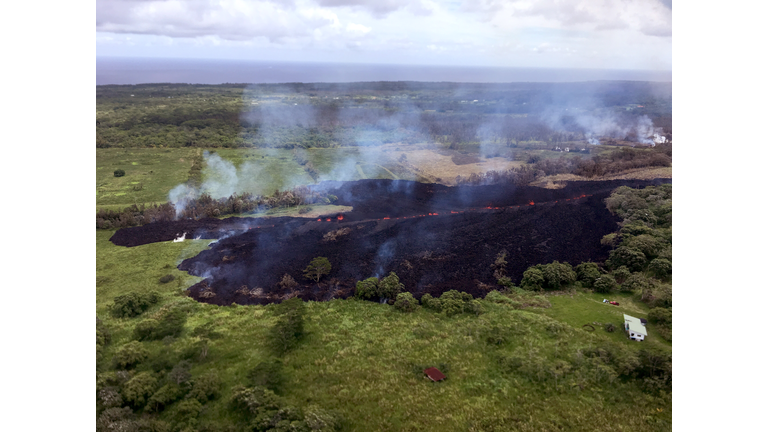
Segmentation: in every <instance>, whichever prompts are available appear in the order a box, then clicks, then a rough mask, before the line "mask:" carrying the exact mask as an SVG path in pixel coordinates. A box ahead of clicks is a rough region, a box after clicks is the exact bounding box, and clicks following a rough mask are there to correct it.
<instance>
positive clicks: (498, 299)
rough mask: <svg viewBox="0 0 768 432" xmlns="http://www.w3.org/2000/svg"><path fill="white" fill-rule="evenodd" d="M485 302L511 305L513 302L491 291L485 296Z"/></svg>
mask: <svg viewBox="0 0 768 432" xmlns="http://www.w3.org/2000/svg"><path fill="white" fill-rule="evenodd" d="M485 300H486V301H489V302H491V303H501V304H511V303H513V300H512V299H511V298H509V297H507V296H505V295H504V294H502V293H500V292H498V291H496V290H493V291H491V292H489V293H488V294H486V295H485Z"/></svg>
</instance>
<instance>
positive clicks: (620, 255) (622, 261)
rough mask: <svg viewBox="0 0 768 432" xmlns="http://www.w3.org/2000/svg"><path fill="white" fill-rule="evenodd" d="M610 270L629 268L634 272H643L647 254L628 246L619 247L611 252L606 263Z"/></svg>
mask: <svg viewBox="0 0 768 432" xmlns="http://www.w3.org/2000/svg"><path fill="white" fill-rule="evenodd" d="M605 263H606V265H608V267H610V268H619V267H621V266H627V268H628V269H629V270H630V271H632V272H637V271H642V270H643V268H645V264H646V259H645V254H644V253H642V252H640V251H639V250H637V249H632V248H630V247H627V246H619V247H617V248H616V249H614V250H612V251H611V252H610V255H609V256H608V260H607V261H606V262H605Z"/></svg>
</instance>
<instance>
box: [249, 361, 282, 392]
mask: <svg viewBox="0 0 768 432" xmlns="http://www.w3.org/2000/svg"><path fill="white" fill-rule="evenodd" d="M248 380H249V381H250V382H251V384H253V385H254V386H256V387H263V388H266V389H269V390H271V391H273V392H275V393H279V392H280V390H281V388H282V385H283V382H284V381H285V376H284V374H283V363H282V362H281V361H280V360H271V361H263V362H261V363H259V364H257V365H256V367H255V368H253V369H251V371H250V372H248Z"/></svg>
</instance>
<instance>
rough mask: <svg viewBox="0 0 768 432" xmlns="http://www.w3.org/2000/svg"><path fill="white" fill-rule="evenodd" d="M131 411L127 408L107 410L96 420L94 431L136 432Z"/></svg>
mask: <svg viewBox="0 0 768 432" xmlns="http://www.w3.org/2000/svg"><path fill="white" fill-rule="evenodd" d="M134 417H135V416H134V414H133V411H132V410H131V409H130V408H128V407H123V408H107V409H105V410H104V412H102V413H101V415H99V418H98V419H97V420H96V431H98V432H107V431H118V430H119V431H123V430H125V431H131V430H137V429H138V425H137V424H136V421H135V420H134Z"/></svg>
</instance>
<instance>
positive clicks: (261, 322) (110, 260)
mask: <svg viewBox="0 0 768 432" xmlns="http://www.w3.org/2000/svg"><path fill="white" fill-rule="evenodd" d="M111 234H112V233H111V232H107V231H99V232H97V245H96V246H97V271H96V277H97V291H96V293H97V296H96V299H97V304H96V312H97V316H99V317H100V318H101V319H102V320H103V321H104V324H105V325H106V326H107V327H108V328H109V329H110V331H111V332H112V336H113V337H112V342H111V343H110V344H109V345H107V347H106V349H105V351H104V356H105V361H103V362H102V363H101V364H102V366H101V368H102V369H101V371H102V372H106V371H108V370H109V369H110V366H109V363H110V362H109V359H110V358H111V356H112V355H114V353H115V352H116V351H117V349H118V348H119V347H120V346H122V345H124V344H125V343H127V342H128V341H129V340H130V339H131V334H132V331H133V328H134V327H135V325H136V324H137V323H138V322H140V321H141V320H142V319H144V318H145V317H147V316H150V315H152V314H153V313H155V312H156V311H158V310H160V309H161V308H163V307H164V306H165V307H167V306H168V305H169V304H170V303H175V302H180V303H179V304H187V305H188V306H187V308H188V321H187V324H186V326H185V329H186V330H184V332H183V333H182V335H181V336H179V337H178V338H176V339H174V340H172V341H170V344H168V343H164V342H162V341H153V342H142V345H143V346H145V347H146V348H147V349H148V350H149V351H150V358H149V359H148V360H147V363H151V362H153V361H155V360H154V359H156V358H161V357H162V356H167V355H168V353H169V352H173V351H174V350H180V349H183V347H185V346H189V345H190V344H192V343H194V342H195V341H196V340H197V339H196V338H195V337H193V336H192V330H193V329H195V328H197V327H199V326H202V325H205V324H211V325H213V326H214V328H215V331H216V333H218V334H219V337H218V338H214V339H211V340H210V341H209V350H208V355H207V356H206V357H205V359H204V360H200V361H197V362H195V364H194V366H193V368H192V369H191V373H192V375H193V376H199V375H201V374H203V373H205V372H207V371H215V372H216V373H217V374H218V376H219V378H220V379H221V381H222V384H223V386H222V392H221V395H220V396H219V397H218V398H217V399H215V400H213V401H211V402H208V403H207V404H206V405H205V410H204V412H203V413H202V414H201V415H200V418H199V421H200V422H201V424H202V423H207V424H218V425H223V424H226V423H232V422H234V421H235V420H236V419H235V418H234V417H233V415H232V413H231V411H230V409H229V408H228V407H227V405H226V401H227V400H228V399H229V397H230V396H231V394H232V392H231V390H232V388H233V387H234V386H236V385H240V384H247V382H248V381H247V377H246V375H247V373H248V371H249V370H250V369H252V368H253V367H255V366H256V365H257V364H258V363H259V362H262V361H265V360H267V359H268V358H269V356H270V354H269V352H268V350H267V348H266V346H267V344H266V340H267V334H268V331H269V328H270V326H271V325H272V324H273V323H274V321H275V316H274V306H232V307H218V306H212V305H207V304H199V303H196V302H194V301H192V300H191V299H189V298H187V297H182V296H180V295H179V294H180V292H181V290H182V289H183V288H184V287H186V286H189V285H190V284H192V283H194V282H195V281H196V280H198V279H197V278H194V277H191V276H189V275H187V274H184V273H182V272H180V271H178V270H176V269H175V266H176V265H177V264H178V262H179V261H180V260H181V259H182V258H183V257H186V256H191V255H194V254H196V253H199V251H201V250H203V249H205V248H206V247H207V245H208V243H209V241H206V240H197V241H185V242H182V243H172V242H164V243H155V244H149V245H145V246H139V247H135V248H125V247H118V246H114V245H113V244H111V243H110V242H109V237H110V236H111ZM165 274H172V275H174V276H176V277H177V279H176V280H174V281H171V282H169V283H166V284H161V283H159V281H158V279H159V278H160V277H161V276H163V275H165ZM150 290H156V291H158V292H160V293H161V297H162V299H161V301H160V303H159V304H157V305H155V306H153V307H152V308H151V309H150V310H148V311H147V312H145V313H144V314H143V315H142V316H139V317H136V318H121V319H118V318H113V317H111V316H110V315H109V314H108V305H109V304H110V303H111V302H112V300H113V298H114V297H115V296H116V295H119V294H123V293H126V292H130V291H137V292H148V291H150ZM597 297H599V295H596V294H594V295H593V294H576V295H574V297H573V298H571V297H570V296H549V297H548V298H549V300H550V302H551V303H552V307H551V308H549V309H541V310H540V309H526V310H517V309H514V308H513V307H511V306H508V305H505V304H495V303H487V302H484V303H485V308H486V313H484V314H483V315H480V316H479V317H478V316H474V315H460V316H457V317H453V318H448V317H446V316H444V315H439V314H436V313H434V312H431V311H428V310H426V309H423V308H420V309H418V310H417V311H416V312H415V313H412V314H404V313H401V312H398V311H397V310H395V309H394V308H392V307H390V306H387V305H380V304H377V303H373V302H364V301H357V300H334V301H330V302H325V303H319V302H310V303H307V304H306V306H307V314H306V317H305V328H306V333H307V336H306V337H305V338H304V340H303V341H302V342H301V343H300V345H299V347H298V348H297V349H296V350H294V351H291V352H289V353H288V354H287V355H286V356H285V357H284V358H283V365H284V366H283V373H284V374H285V378H286V379H285V383H284V385H283V386H282V389H281V391H280V393H281V394H282V396H283V397H284V398H285V400H286V401H287V402H288V403H290V404H292V405H294V406H300V407H304V406H308V405H310V404H316V405H318V406H320V407H322V408H324V409H331V410H335V411H337V412H339V413H341V414H342V415H343V417H344V419H345V423H346V430H351V431H357V430H360V431H365V430H370V429H371V427H372V425H375V428H376V429H377V430H383V431H396V430H410V431H415V430H435V431H454V430H455V431H459V430H461V431H466V430H477V431H479V430H555V429H563V430H574V431H609V430H617V429H618V428H620V427H621V428H624V429H627V430H629V429H631V430H633V431H655V430H669V429H670V428H671V423H670V421H671V400H670V399H669V398H665V397H657V396H651V395H649V394H646V393H643V392H642V391H641V390H640V389H639V387H638V385H637V384H636V383H635V382H632V381H623V380H622V379H615V380H608V381H599V382H595V383H593V384H588V385H586V386H585V387H584V388H583V389H581V388H580V387H578V386H575V384H574V382H576V381H578V380H579V379H581V380H584V379H586V378H584V377H580V376H576V375H574V376H573V377H565V378H561V380H560V381H559V382H557V384H556V383H555V382H554V381H552V379H551V377H549V375H547V374H546V373H545V374H544V375H543V376H540V377H533V376H531V375H530V374H528V373H524V372H520V371H509V370H507V369H505V368H504V367H502V363H501V360H502V359H503V358H505V357H506V356H509V355H513V354H514V353H516V352H520V351H521V350H522V352H526V353H528V352H530V353H538V354H536V355H539V356H543V357H542V358H546V359H555V358H570V356H571V355H573V354H574V353H575V352H576V351H577V350H579V349H587V348H589V347H594V346H598V345H600V344H603V343H611V344H613V345H616V346H623V347H634V346H640V345H643V344H640V343H636V342H631V341H627V340H626V339H623V338H621V337H618V336H617V334H609V333H606V332H604V331H602V330H598V331H596V332H594V333H590V332H586V331H584V330H581V324H583V323H584V322H583V321H585V320H586V321H588V322H592V321H601V322H606V321H608V320H614V318H615V314H616V313H618V311H620V310H623V309H626V310H627V311H630V312H633V313H637V312H636V311H635V310H636V309H639V310H643V309H644V307H643V305H641V304H636V303H635V302H632V301H630V299H629V298H623V297H621V296H619V301H620V302H621V303H622V306H621V307H620V308H616V307H613V306H607V305H603V304H602V303H598V302H599V301H601V300H602V298H600V299H599V300H598V299H597ZM625 304H626V306H625ZM612 308H613V309H612ZM638 315H641V316H643V315H642V314H638ZM614 321H615V320H614ZM493 327H500V328H501V329H503V334H504V335H505V337H506V342H504V343H502V344H500V345H495V344H489V343H488V342H487V341H486V335H487V332H488V330H489V329H491V328H493ZM553 329H554V332H553ZM654 339H657V338H656V337H654V335H653V333H651V336H650V341H653V340H654ZM650 341H649V343H651V342H650ZM633 344H634V345H633ZM531 355H533V354H531ZM537 358H538V357H537ZM547 361H549V360H547ZM427 366H437V367H439V368H441V369H442V370H443V371H444V372H445V373H446V375H447V376H448V380H446V381H444V382H441V383H433V382H431V381H429V380H428V379H426V378H424V377H423V374H422V373H421V370H422V369H424V368H425V367H427ZM142 367H144V366H139V368H140V369H141V368H142ZM172 412H173V411H172V409H166V410H165V411H164V412H162V413H161V414H160V415H159V418H161V419H164V420H166V421H169V422H173V420H172V418H173V417H172Z"/></svg>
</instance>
